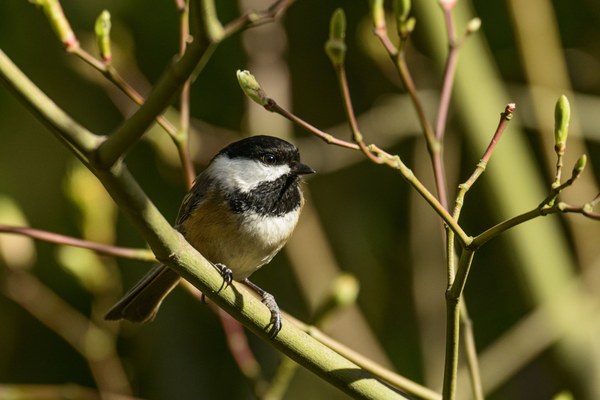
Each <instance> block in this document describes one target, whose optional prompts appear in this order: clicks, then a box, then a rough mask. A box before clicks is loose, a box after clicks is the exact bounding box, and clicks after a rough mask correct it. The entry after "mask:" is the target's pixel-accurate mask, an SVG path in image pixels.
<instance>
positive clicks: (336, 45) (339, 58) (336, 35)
mask: <svg viewBox="0 0 600 400" xmlns="http://www.w3.org/2000/svg"><path fill="white" fill-rule="evenodd" d="M345 38H346V14H345V13H344V10H342V9H341V8H338V9H337V10H335V11H334V13H333V15H332V16H331V20H330V22H329V39H328V40H327V42H325V52H326V53H327V56H328V57H329V59H330V60H331V63H332V64H333V66H334V67H339V66H340V65H342V64H343V63H344V59H345V58H346V42H345Z"/></svg>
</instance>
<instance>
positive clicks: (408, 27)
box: [398, 17, 417, 38]
mask: <svg viewBox="0 0 600 400" xmlns="http://www.w3.org/2000/svg"><path fill="white" fill-rule="evenodd" d="M416 24H417V20H416V19H415V17H410V18H408V19H407V20H406V21H404V22H402V24H401V25H399V26H398V28H399V30H398V34H399V35H400V37H401V38H406V37H408V35H410V34H411V33H412V31H414V30H415V25H416Z"/></svg>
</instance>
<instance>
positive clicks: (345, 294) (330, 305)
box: [314, 273, 359, 325]
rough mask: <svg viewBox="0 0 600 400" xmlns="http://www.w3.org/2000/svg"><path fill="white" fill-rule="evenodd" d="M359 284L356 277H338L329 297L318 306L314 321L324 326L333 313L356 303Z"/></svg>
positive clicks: (343, 274) (333, 283) (331, 287)
mask: <svg viewBox="0 0 600 400" xmlns="http://www.w3.org/2000/svg"><path fill="white" fill-rule="evenodd" d="M358 292H359V284H358V280H357V279H356V277H354V275H351V274H346V273H342V274H340V275H338V276H337V277H336V278H335V280H334V281H333V282H332V284H331V286H330V287H329V291H328V294H327V296H326V297H325V298H324V299H323V302H322V303H321V304H320V305H319V306H317V310H316V311H315V316H314V321H315V324H317V325H322V324H323V322H324V321H325V319H326V318H327V317H328V316H330V315H331V314H332V313H333V312H335V311H338V310H340V309H343V308H345V307H348V306H350V305H352V304H354V303H355V302H356V298H357V297H358Z"/></svg>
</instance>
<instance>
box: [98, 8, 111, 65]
mask: <svg viewBox="0 0 600 400" xmlns="http://www.w3.org/2000/svg"><path fill="white" fill-rule="evenodd" d="M110 28H111V22H110V13H109V12H108V11H107V10H104V11H102V12H101V13H100V15H99V16H98V18H97V19H96V25H95V26H94V29H95V31H96V42H97V44H98V50H99V51H100V57H102V60H104V61H105V62H110V61H111V60H112V51H111V48H110Z"/></svg>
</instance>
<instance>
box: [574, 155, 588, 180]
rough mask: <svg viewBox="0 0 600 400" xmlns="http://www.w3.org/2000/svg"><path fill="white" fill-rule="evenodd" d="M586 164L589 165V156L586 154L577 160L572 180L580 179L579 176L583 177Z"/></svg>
mask: <svg viewBox="0 0 600 400" xmlns="http://www.w3.org/2000/svg"><path fill="white" fill-rule="evenodd" d="M586 164H587V156H586V155H585V154H582V155H581V156H580V157H579V158H578V159H577V162H576V163H575V165H574V166H573V173H572V177H573V178H572V179H577V178H578V177H579V175H581V173H582V172H583V170H584V169H585V165H586Z"/></svg>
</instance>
